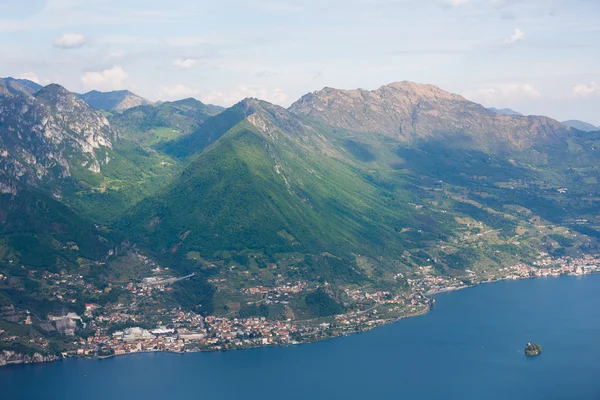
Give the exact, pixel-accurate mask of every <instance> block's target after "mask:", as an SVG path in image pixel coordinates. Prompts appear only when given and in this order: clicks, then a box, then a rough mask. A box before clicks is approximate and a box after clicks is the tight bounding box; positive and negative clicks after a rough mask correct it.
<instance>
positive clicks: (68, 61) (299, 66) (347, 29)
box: [0, 0, 600, 125]
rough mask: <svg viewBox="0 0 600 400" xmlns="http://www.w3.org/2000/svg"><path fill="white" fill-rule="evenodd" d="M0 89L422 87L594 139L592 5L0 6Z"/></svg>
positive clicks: (188, 1)
mask: <svg viewBox="0 0 600 400" xmlns="http://www.w3.org/2000/svg"><path fill="white" fill-rule="evenodd" d="M0 51H1V52H2V53H1V54H2V56H1V57H0V76H13V77H21V78H27V79H31V80H34V81H37V82H39V83H41V84H48V83H51V82H53V83H59V84H61V85H63V86H65V87H66V88H67V89H69V90H71V91H76V92H85V91H89V90H92V89H97V90H102V91H108V90H117V89H129V90H131V91H133V92H135V93H137V94H139V95H141V96H143V97H146V98H148V99H150V100H153V101H156V100H165V101H166V100H176V99H181V98H186V97H195V98H197V99H200V100H202V101H204V102H207V103H213V104H218V105H222V106H229V105H232V104H234V103H236V102H237V101H239V100H241V99H243V98H245V97H257V98H261V99H263V100H267V101H270V102H273V103H276V104H280V105H283V106H288V105H290V104H291V103H292V102H294V101H295V100H297V99H298V98H299V97H301V96H302V95H303V94H306V93H308V92H312V91H315V90H320V89H322V88H323V87H326V86H327V87H335V88H340V89H355V88H363V89H376V88H378V87H380V86H382V85H386V84H389V83H392V82H396V81H402V80H410V81H415V82H420V83H430V84H434V85H437V86H439V87H441V88H442V89H444V90H448V91H451V92H454V93H458V94H461V95H463V96H465V97H466V98H468V99H470V100H473V101H476V102H478V103H481V104H483V105H485V106H488V107H497V108H504V107H509V108H512V109H515V110H517V111H520V112H522V113H524V114H540V115H548V116H550V117H553V118H556V119H558V120H566V119H580V120H583V121H587V122H590V123H593V124H595V125H600V1H599V0H282V1H275V0H219V1H215V0H212V1H204V0H193V1H192V0H178V1H174V2H165V1H164V0H160V1H157V0H145V1H139V0H20V1H16V0H0Z"/></svg>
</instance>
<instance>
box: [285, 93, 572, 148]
mask: <svg viewBox="0 0 600 400" xmlns="http://www.w3.org/2000/svg"><path fill="white" fill-rule="evenodd" d="M289 110H290V111H291V112H293V113H294V114H298V115H303V116H306V117H310V118H312V119H315V120H319V121H320V122H321V123H324V124H326V125H329V126H331V127H334V128H340V129H344V130H347V131H348V132H352V133H362V134H380V135H385V136H389V137H391V138H394V139H398V140H402V141H405V142H413V141H415V140H423V139H436V140H442V139H452V143H456V142H458V141H460V140H457V139H461V140H463V141H466V142H468V143H471V145H473V146H476V147H479V148H497V147H498V145H499V144H505V145H508V146H512V147H518V148H525V147H529V146H532V145H534V144H535V143H536V142H537V140H539V139H549V138H550V137H551V136H552V137H553V138H556V137H558V136H561V135H563V134H564V133H565V132H567V131H568V129H567V128H566V127H564V126H562V125H561V124H560V123H558V122H557V121H554V120H552V119H550V118H546V117H529V118H527V117H522V116H506V115H499V114H496V113H494V112H492V111H490V110H488V109H486V108H485V107H483V106H482V105H480V104H477V103H474V102H471V101H469V100H467V99H465V98H464V97H462V96H460V95H457V94H454V93H450V92H446V91H444V90H442V89H440V88H438V87H436V86H433V85H426V84H419V83H415V82H408V81H402V82H394V83H391V84H389V85H385V86H382V87H380V88H378V89H376V90H371V91H369V90H364V89H355V90H338V89H331V88H325V89H323V90H320V91H317V92H313V93H310V94H307V95H305V96H303V97H302V98H301V99H300V100H298V101H297V102H295V103H294V104H292V106H291V107H290V108H289Z"/></svg>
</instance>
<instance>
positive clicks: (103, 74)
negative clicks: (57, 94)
mask: <svg viewBox="0 0 600 400" xmlns="http://www.w3.org/2000/svg"><path fill="white" fill-rule="evenodd" d="M81 82H82V83H83V84H84V85H85V87H86V88H88V89H97V90H119V89H123V88H124V87H125V84H126V82H127V73H126V72H125V71H124V70H123V68H121V67H117V66H115V67H112V68H109V69H105V70H102V71H93V72H86V73H85V74H84V75H83V76H82V77H81Z"/></svg>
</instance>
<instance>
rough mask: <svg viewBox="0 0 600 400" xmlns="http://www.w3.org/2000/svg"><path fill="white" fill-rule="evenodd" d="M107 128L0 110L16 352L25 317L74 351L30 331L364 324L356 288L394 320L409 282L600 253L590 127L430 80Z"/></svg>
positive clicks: (100, 121) (1, 300)
mask: <svg viewBox="0 0 600 400" xmlns="http://www.w3.org/2000/svg"><path fill="white" fill-rule="evenodd" d="M13 89H14V88H13ZM108 114H109V119H107V118H105V117H104V116H103V115H102V114H101V113H100V112H98V111H95V110H93V109H92V108H91V107H89V105H88V104H86V103H85V102H84V101H83V100H81V99H80V98H78V97H77V96H76V95H74V94H73V93H70V92H68V91H66V90H65V89H64V88H62V87H60V86H58V85H49V86H47V87H44V88H42V89H40V90H39V91H37V92H36V93H35V94H34V95H30V94H27V93H23V91H15V90H5V91H4V92H2V94H1V95H0V140H1V141H0V274H2V275H3V276H5V277H7V278H6V279H5V280H4V281H2V282H0V285H4V286H2V291H0V307H8V308H9V310H8V311H7V314H10V315H9V317H10V318H13V319H14V321H9V322H10V323H5V322H3V321H0V323H2V329H3V330H6V331H7V332H9V333H10V334H11V335H13V336H17V337H19V338H22V339H23V341H22V343H20V344H21V345H23V346H25V345H26V344H27V343H30V342H28V341H27V337H25V336H23V334H22V332H23V330H22V328H23V327H22V326H21V325H23V323H24V322H23V321H26V316H27V313H26V312H27V311H29V312H31V314H32V315H35V316H37V318H38V319H37V320H36V322H35V323H34V324H33V326H32V327H31V332H34V333H36V335H39V336H40V337H52V338H54V339H53V340H55V339H56V338H59V339H60V340H63V339H64V343H63V345H64V346H65V347H68V346H71V345H72V343H73V340H71V339H72V338H67V339H65V338H64V337H63V336H61V335H58V334H56V335H55V334H54V333H51V334H48V333H44V332H46V331H44V329H45V328H48V327H50V328H53V329H58V326H57V325H56V324H54V325H52V323H50V322H49V318H48V317H47V315H48V314H49V313H51V312H55V311H56V310H64V311H76V312H78V313H83V310H82V308H83V307H82V306H83V304H98V305H102V306H103V307H104V308H103V309H102V310H96V311H94V313H93V314H92V317H90V318H91V320H90V321H86V324H87V322H89V324H87V326H88V327H89V328H87V329H88V330H87V331H84V330H83V329H84V328H83V327H77V328H74V329H76V332H77V335H81V336H87V335H94V334H96V329H100V332H101V334H102V335H105V334H108V332H110V331H111V330H114V329H116V328H119V329H122V328H123V326H125V325H127V324H131V323H132V322H129V321H121V320H119V321H121V322H122V323H123V324H125V325H123V326H119V325H115V324H113V323H111V322H108V321H109V320H110V319H109V318H108V317H107V316H111V315H112V316H115V315H117V314H118V315H123V314H127V315H129V316H131V318H135V321H136V322H135V323H136V324H140V326H142V324H143V326H152V327H155V326H158V325H166V324H168V322H167V321H170V320H171V318H170V315H169V316H165V313H170V311H169V310H176V309H177V310H178V309H179V308H181V310H183V311H193V312H196V313H202V314H213V315H219V316H223V317H227V318H229V317H231V318H236V317H241V318H245V317H248V316H264V317H267V318H268V319H269V320H271V321H272V320H279V321H287V320H288V319H289V320H295V321H298V322H300V321H304V320H306V319H310V318H316V317H326V316H331V315H334V314H338V313H340V312H345V311H346V310H348V311H356V310H365V309H368V308H367V307H371V304H372V302H371V300H369V299H368V297H369V296H371V294H372V293H379V294H381V296H382V297H381V299H382V300H381V301H383V303H382V307H380V309H379V310H382V313H380V311H379V310H378V313H377V318H388V317H389V318H391V319H394V318H398V317H399V315H405V314H403V313H405V312H409V311H408V310H410V307H413V306H416V305H419V306H421V305H425V306H426V304H425V303H424V301H426V300H425V299H426V297H424V296H425V293H426V292H427V291H428V290H429V288H430V287H431V286H427V285H428V284H427V285H425V286H423V285H424V284H423V282H426V281H427V282H443V284H440V285H442V286H443V287H456V286H464V285H467V284H471V283H476V282H480V281H485V280H489V279H494V278H495V277H498V276H499V274H500V273H501V271H506V269H505V267H507V266H512V265H515V264H517V263H521V262H523V263H527V264H528V265H534V263H535V262H537V261H538V260H539V257H540V255H541V254H542V255H544V257H551V258H553V259H554V260H557V259H558V258H559V257H563V256H564V257H572V258H575V257H580V256H582V255H585V254H594V253H597V251H598V249H599V248H600V243H599V241H600V229H599V228H600V220H599V219H598V215H597V214H598V212H597V211H598V207H599V206H600V203H599V200H598V199H600V190H599V188H598V176H600V152H598V148H600V132H591V133H584V132H581V131H579V130H576V129H571V128H569V127H567V126H565V125H563V124H561V123H559V122H557V121H555V120H552V119H550V118H546V117H541V116H509V115H501V114H497V113H495V112H493V111H491V110H488V109H486V108H484V107H482V106H481V105H479V104H475V103H472V102H470V101H468V100H466V99H465V98H463V97H461V96H458V95H456V94H452V93H448V92H445V91H443V90H441V89H439V88H437V87H434V86H431V85H421V84H416V83H412V82H399V83H393V84H390V85H386V86H383V87H381V88H379V89H376V90H373V91H367V90H361V89H359V90H339V89H332V88H325V89H323V90H320V91H317V92H314V93H310V94H307V95H305V96H303V97H302V98H301V99H299V100H298V101H297V102H295V103H294V104H293V105H292V106H291V107H290V108H289V109H284V108H282V107H279V106H276V105H273V104H270V103H268V102H264V101H261V100H257V99H245V100H243V101H241V102H239V103H238V104H236V105H234V106H233V107H230V108H228V109H226V110H223V111H221V110H218V109H214V108H211V107H210V106H206V105H203V104H202V103H200V102H197V101H195V100H184V101H181V102H172V103H163V104H157V105H142V106H138V107H134V108H132V109H130V110H125V111H123V112H122V113H118V114H117V113H108ZM161 129H162V130H165V129H166V130H177V131H178V132H177V134H176V135H173V136H166V134H165V135H162V134H161V135H162V136H160V137H158V136H159V135H158V134H159V133H160V132H161ZM152 132H153V133H152ZM153 134H155V135H157V137H155V136H152V135H153ZM502 273H503V272H502ZM183 276H186V277H187V278H189V279H187V280H181V281H178V282H175V283H174V284H173V285H172V286H170V287H165V288H164V290H155V289H157V288H155V289H149V287H148V286H144V285H145V283H144V282H147V280H145V278H155V279H157V278H159V277H166V278H173V277H183ZM291 287H301V288H303V289H299V291H296V292H292V289H290V288H291ZM5 288H6V290H4V289H5ZM263 288H269V289H268V291H269V293H268V294H266V295H265V294H264V293H265V291H264V289H263ZM275 288H279V289H275ZM142 289H143V290H142ZM257 290H258V292H259V294H256V293H258V292H257ZM275 290H280V292H281V293H286V294H285V300H281V301H278V300H275V298H276V297H277V296H276V295H274V294H273V295H272V293H275V292H273V291H275ZM294 290H296V289H294ZM142 292H143V293H142ZM140 293H142V294H140ZM278 293H279V292H278ZM357 293H359V295H357ZM365 293H369V295H368V296H367V295H366V294H365ZM363 294H365V295H364V296H363ZM59 295H60V296H61V297H58V296H59ZM273 296H275V297H273ZM281 296H284V295H281ZM390 298H395V299H396V300H397V301H396V302H395V303H393V304H388V303H387V300H386V299H390ZM272 299H273V300H272ZM281 299H283V297H281ZM384 303H385V304H384ZM405 306H406V307H405ZM407 307H408V308H407ZM13 310H14V312H13ZM383 311H384V312H385V313H389V314H386V315H387V317H381V315H383ZM413 311H414V308H413ZM3 312H4V311H3ZM60 312H61V313H62V314H61V315H64V312H63V311H60ZM96 313H100V314H101V315H102V316H103V317H102V318H97V317H96ZM3 315H4V314H2V315H0V318H4V316H3ZM15 315H16V317H15ZM104 317H107V318H104ZM15 318H16V319H15ZM119 318H120V317H119ZM15 321H16V322H15ZM19 321H21V322H19ZM92 321H93V323H92ZM44 327H45V328H44ZM50 328H48V329H50ZM19 332H21V333H19ZM52 332H54V331H52ZM52 335H55V336H52ZM4 345H5V344H4V343H1V344H0V349H1V348H2V347H1V346H4Z"/></svg>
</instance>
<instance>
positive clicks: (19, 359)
mask: <svg viewBox="0 0 600 400" xmlns="http://www.w3.org/2000/svg"><path fill="white" fill-rule="evenodd" d="M593 273H597V272H593ZM590 274H591V273H590ZM583 275H588V273H586V274H570V275H548V276H529V277H519V278H514V277H513V278H506V277H502V278H498V279H494V280H485V281H480V282H477V283H475V284H473V285H465V286H460V287H448V288H443V289H441V290H434V291H429V292H427V293H425V295H426V302H425V303H424V304H423V305H422V307H419V309H417V310H414V311H411V312H408V313H405V314H402V315H399V316H392V317H388V318H379V317H375V316H374V314H371V315H372V316H373V317H372V318H369V319H367V320H366V321H365V323H362V324H360V325H357V326H354V327H352V328H354V329H351V330H348V329H347V330H343V329H332V330H331V331H325V330H324V331H323V332H320V335H319V336H316V337H312V338H307V339H305V340H302V341H294V342H288V343H283V344H282V343H268V344H262V345H248V346H230V347H225V346H212V347H203V348H201V347H198V348H185V349H182V350H181V351H174V350H170V349H146V350H140V351H134V352H127V353H123V354H110V355H103V356H98V355H89V354H87V355H78V354H69V353H62V354H61V355H42V354H37V353H36V355H35V356H34V357H30V356H28V355H24V354H18V353H15V352H12V354H9V355H8V356H7V354H6V351H5V354H4V355H3V354H2V353H0V366H3V365H12V364H32V363H45V362H52V361H60V360H61V359H64V358H71V357H73V358H86V359H102V358H112V357H117V356H122V355H124V356H125V355H131V354H138V353H157V352H167V353H174V354H186V353H197V352H214V351H233V350H245V349H254V348H260V347H277V346H297V345H301V344H310V343H315V342H319V341H323V340H329V339H334V338H337V337H340V336H347V335H351V334H358V333H363V332H368V331H371V330H373V329H376V328H379V327H381V326H384V325H389V324H392V323H395V322H398V321H400V320H402V319H407V318H412V317H417V316H422V315H425V314H427V313H428V312H429V311H430V310H431V309H432V306H431V304H432V303H431V299H432V296H435V295H437V294H441V293H448V292H453V291H458V290H462V289H467V288H472V287H476V286H480V285H482V284H490V283H497V282H501V281H513V280H525V279H537V278H541V277H554V278H560V277H562V276H583ZM380 306H381V304H378V305H375V306H373V307H371V308H369V309H367V310H362V311H360V310H354V311H353V313H354V314H355V315H363V314H370V313H372V312H373V311H374V310H376V309H377V308H378V307H380ZM192 343H193V342H192Z"/></svg>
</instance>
